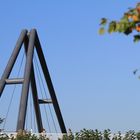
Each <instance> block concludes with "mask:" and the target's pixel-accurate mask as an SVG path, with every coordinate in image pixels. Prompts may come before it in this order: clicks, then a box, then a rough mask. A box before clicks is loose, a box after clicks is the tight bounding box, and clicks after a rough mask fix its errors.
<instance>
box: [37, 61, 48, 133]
mask: <svg viewBox="0 0 140 140" xmlns="http://www.w3.org/2000/svg"><path fill="white" fill-rule="evenodd" d="M34 62H35V70H36V74H37V77H38V84H39V88H40V93H41V96H42V99H43V98H44V97H43V91H42V88H41V78H40V77H39V72H38V68H37V65H36V60H35V59H34ZM43 107H44V110H45V114H46V115H45V116H46V119H47V124H48V128H49V132H51V127H50V124H49V119H48V113H47V110H46V107H45V105H43Z"/></svg>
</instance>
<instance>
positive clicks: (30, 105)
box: [29, 92, 33, 130]
mask: <svg viewBox="0 0 140 140" xmlns="http://www.w3.org/2000/svg"><path fill="white" fill-rule="evenodd" d="M29 94H30V116H31V117H30V122H31V130H32V129H33V125H32V124H33V123H32V122H33V121H32V100H31V98H32V94H31V92H30V93H29Z"/></svg>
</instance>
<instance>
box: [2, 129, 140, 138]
mask: <svg viewBox="0 0 140 140" xmlns="http://www.w3.org/2000/svg"><path fill="white" fill-rule="evenodd" d="M0 140H50V139H49V138H48V137H47V136H46V135H44V134H41V135H39V136H37V135H34V134H31V133H30V132H25V131H19V132H18V133H17V135H16V136H14V135H11V136H10V137H8V136H7V135H6V134H2V135H0ZM58 140H140V132H135V131H133V130H131V131H128V132H126V133H125V134H122V133H121V132H118V133H116V134H113V133H111V131H110V129H106V130H104V131H99V130H97V129H95V130H92V129H82V130H80V131H79V132H77V133H75V134H74V133H73V132H72V131H71V130H70V129H69V131H68V133H67V134H64V135H63V137H62V138H58Z"/></svg>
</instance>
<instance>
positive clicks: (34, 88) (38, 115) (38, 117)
mask: <svg viewBox="0 0 140 140" xmlns="http://www.w3.org/2000/svg"><path fill="white" fill-rule="evenodd" d="M28 43H29V39H28V36H26V38H25V42H24V46H25V53H26V55H27V51H28ZM31 89H32V96H33V103H34V110H35V114H36V121H37V127H38V132H39V133H41V132H42V131H43V125H42V119H41V112H40V107H39V102H38V94H37V86H36V79H35V73H34V66H33V61H32V68H31Z"/></svg>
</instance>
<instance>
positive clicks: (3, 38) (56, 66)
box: [0, 0, 140, 132]
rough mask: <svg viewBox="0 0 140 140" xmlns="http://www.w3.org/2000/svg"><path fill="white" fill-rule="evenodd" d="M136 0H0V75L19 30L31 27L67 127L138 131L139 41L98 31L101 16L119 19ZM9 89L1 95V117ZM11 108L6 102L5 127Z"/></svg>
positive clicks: (139, 125) (139, 89)
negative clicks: (7, 108)
mask: <svg viewBox="0 0 140 140" xmlns="http://www.w3.org/2000/svg"><path fill="white" fill-rule="evenodd" d="M137 2H138V0H133V1H128V0H123V1H122V0H106V1H101V0H94V1H93V0H59V1H58V0H51V1H50V0H47V1H32V0H30V1H27V0H24V1H18V0H13V1H6V0H5V1H1V4H0V17H1V22H0V25H1V26H0V76H1V75H2V72H3V70H4V68H5V66H6V63H7V61H8V58H9V56H10V54H11V52H12V50H13V48H14V45H15V43H16V40H17V38H18V36H19V34H20V32H21V30H22V29H24V28H27V29H29V30H30V29H31V28H36V29H37V31H38V34H39V37H40V41H41V44H42V48H43V51H44V54H45V57H46V60H47V64H48V67H49V70H50V74H51V77H52V80H53V84H54V87H55V90H56V93H57V97H58V100H59V103H60V107H61V110H62V114H63V117H64V120H65V123H66V127H67V128H71V129H72V130H73V131H74V132H75V131H78V130H80V129H82V128H91V129H96V128H97V129H100V130H103V129H106V128H110V129H111V130H112V131H115V132H116V131H119V130H120V131H127V130H130V129H132V130H136V131H138V130H140V119H139V118H140V102H139V100H140V80H139V79H138V78H137V76H134V75H133V70H135V69H136V68H140V45H139V43H137V44H135V43H133V37H132V36H130V37H127V36H124V35H122V34H113V35H108V34H106V35H104V36H99V34H98V29H99V22H100V19H101V18H102V17H108V18H109V19H119V18H120V17H121V16H122V13H123V12H125V11H127V8H128V7H133V6H135V5H136V3H137ZM17 68H18V66H17V67H16V68H15V69H17ZM9 92H10V89H7V90H6V91H5V92H4V94H3V96H2V99H1V103H0V105H1V106H2V109H1V110H2V111H1V112H0V114H1V116H4V114H5V113H6V111H5V110H6V105H4V104H6V101H7V100H6V99H7V98H9V96H10V95H9V94H10V93H9ZM17 92H20V90H17ZM7 94H8V95H7ZM6 96H7V97H6ZM18 96H19V94H17V96H15V97H14V99H15V101H17V100H19V98H18ZM7 102H8V101H7ZM16 107H17V105H16V103H15V107H14V106H13V107H11V109H13V111H11V114H10V117H9V118H10V119H12V120H14V121H9V122H7V123H8V124H7V128H9V129H13V125H14V124H15V122H16V117H17V116H16V113H15V112H18V111H15V110H16V109H15V108H16ZM12 112H13V113H12ZM10 119H9V120H10ZM13 122H14V123H13Z"/></svg>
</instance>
